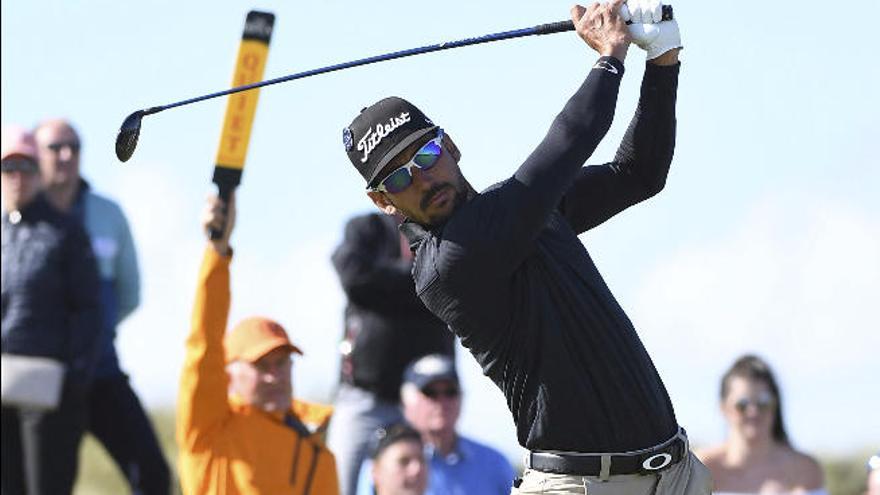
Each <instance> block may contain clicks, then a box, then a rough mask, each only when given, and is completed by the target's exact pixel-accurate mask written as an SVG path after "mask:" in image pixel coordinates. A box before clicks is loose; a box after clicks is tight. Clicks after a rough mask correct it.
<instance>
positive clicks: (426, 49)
mask: <svg viewBox="0 0 880 495" xmlns="http://www.w3.org/2000/svg"><path fill="white" fill-rule="evenodd" d="M663 19H664V20H667V19H672V6H670V5H664V6H663ZM563 31H574V23H573V22H572V21H560V22H552V23H549V24H540V25H537V26H533V27H529V28H523V29H515V30H513V31H504V32H501V33H495V34H486V35H483V36H478V37H475V38H465V39H462V40H458V41H445V42H443V43H437V44H435V45H427V46H422V47H419V48H410V49H409V50H401V51H397V52H391V53H386V54H384V55H376V56H373V57H367V58H362V59H358V60H353V61H351V62H343V63H341V64H336V65H330V66H327V67H321V68H320V69H312V70H307V71H305V72H299V73H296V74H290V75H287V76H282V77H278V78H275V79H268V80H265V81H260V82H256V83H252V84H245V85H242V86H237V87H234V88H230V89H227V90H223V91H218V92H216V93H211V94H207V95H203V96H197V97H195V98H190V99H188V100H183V101H178V102H177V103H170V104H168V105H160V106H156V107H151V108H147V109H144V110H143V115H151V114H154V113H158V112H161V111H163V110H168V109H169V108H174V107H179V106H183V105H189V104H190V103H196V102H199V101H204V100H210V99H212V98H218V97H220V96H226V95H230V94H233V93H239V92H241V91H247V90H249V89H256V88H262V87H264V86H270V85H272V84H278V83H282V82H287V81H293V80H295V79H302V78H305V77H310V76H316V75H318V74H326V73H328V72H334V71H338V70H343V69H350V68H352V67H359V66H361V65H367V64H372V63H375V62H384V61H386V60H394V59H397V58H404V57H410V56H413V55H421V54H423V53H430V52H437V51H441V50H449V49H450V48H459V47H462V46H470V45H478V44H481V43H490V42H493V41H502V40H509V39H513V38H522V37H524V36H534V35H541V34H552V33H560V32H563Z"/></svg>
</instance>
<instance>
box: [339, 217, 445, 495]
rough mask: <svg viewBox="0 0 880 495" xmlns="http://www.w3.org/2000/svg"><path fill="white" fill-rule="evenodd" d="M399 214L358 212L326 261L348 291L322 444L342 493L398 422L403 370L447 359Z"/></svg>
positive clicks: (352, 488) (350, 489)
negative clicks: (423, 360)
mask: <svg viewBox="0 0 880 495" xmlns="http://www.w3.org/2000/svg"><path fill="white" fill-rule="evenodd" d="M400 220H402V218H401V217H393V216H388V215H382V214H369V215H362V216H358V217H355V218H353V219H351V220H350V221H349V222H348V224H347V225H346V226H345V237H344V239H343V241H342V244H341V245H340V246H339V247H338V248H337V249H336V251H335V252H334V253H333V265H334V267H335V268H336V271H337V273H338V274H339V280H340V282H341V284H342V288H343V289H344V290H345V293H346V295H347V296H348V306H347V307H346V309H345V335H344V337H343V341H342V344H341V351H342V363H341V370H340V384H339V390H338V392H337V397H336V402H335V410H334V414H333V420H332V421H331V422H330V430H329V432H328V439H327V440H328V444H329V447H330V450H332V451H333V453H334V455H335V456H336V466H337V471H338V473H339V478H340V483H339V486H340V489H341V492H342V494H343V495H353V494H354V493H356V490H357V480H358V471H359V469H360V465H361V462H362V461H363V459H364V457H366V455H367V454H368V444H369V441H370V438H371V435H372V434H373V432H374V431H376V429H377V428H379V427H381V426H383V425H386V424H390V423H395V422H398V421H401V420H402V419H403V417H402V413H401V410H400V407H399V403H400V386H401V382H402V379H403V370H404V369H405V368H406V366H407V365H408V364H409V363H410V362H411V361H413V360H415V359H416V358H418V357H421V356H424V355H427V354H444V355H447V356H450V357H452V356H453V349H454V337H453V335H452V333H451V332H449V330H447V329H446V325H444V324H443V322H441V321H440V320H439V319H437V318H436V317H435V316H434V315H432V314H431V313H430V312H429V311H428V310H427V309H426V308H425V306H424V304H422V302H421V301H420V300H419V299H418V297H416V293H415V288H414V287H413V280H412V275H411V274H410V272H411V270H412V253H411V252H410V249H409V244H408V242H407V241H406V239H404V238H403V236H402V235H401V234H400V233H399V232H398V230H397V226H398V223H399V222H400Z"/></svg>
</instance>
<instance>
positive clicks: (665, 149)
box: [614, 63, 680, 198]
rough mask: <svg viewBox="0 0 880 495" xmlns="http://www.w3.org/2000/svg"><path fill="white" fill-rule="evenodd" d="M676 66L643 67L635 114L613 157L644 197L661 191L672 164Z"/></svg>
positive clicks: (649, 65) (651, 65)
mask: <svg viewBox="0 0 880 495" xmlns="http://www.w3.org/2000/svg"><path fill="white" fill-rule="evenodd" d="M679 67H680V65H677V64H676V65H673V66H659V65H654V64H650V63H649V64H647V65H646V67H645V77H644V78H643V79H642V89H641V97H640V99H639V105H638V108H637V109H636V114H635V116H634V117H633V120H632V121H631V122H630V125H629V128H628V129H627V131H626V134H625V135H624V137H623V141H622V142H621V144H620V148H618V150H617V154H616V155H615V157H614V162H615V163H616V164H617V166H619V167H620V168H621V170H623V171H624V172H626V173H627V174H628V175H632V176H633V177H634V178H636V179H637V184H636V185H637V186H638V187H640V188H641V189H642V191H641V195H643V196H644V197H645V198H647V197H650V196H653V195H654V194H656V193H658V192H659V191H660V190H661V189H663V186H664V185H665V183H666V176H667V174H668V173H669V166H670V164H671V163H672V155H673V151H674V150H675V124H676V120H675V100H676V94H677V90H678V72H679Z"/></svg>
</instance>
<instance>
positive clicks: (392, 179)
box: [370, 129, 443, 194]
mask: <svg viewBox="0 0 880 495" xmlns="http://www.w3.org/2000/svg"><path fill="white" fill-rule="evenodd" d="M442 153H443V129H439V130H438V131H437V137H435V138H434V139H432V140H430V141H428V142H427V143H425V145H424V146H422V147H421V148H419V151H416V154H415V155H413V157H412V159H411V160H410V161H408V162H407V163H406V164H404V165H402V166H400V167H398V168H396V169H394V171H393V172H391V173H390V174H388V175H387V176H386V177H385V178H384V179H382V181H381V182H379V185H377V186H376V187H372V188H370V191H374V192H384V193H390V194H397V193H399V192H402V191H404V190H405V189H406V188H407V187H409V186H410V184H412V181H413V176H412V168H413V167H418V168H419V169H421V170H430V169H431V168H432V167H433V166H434V165H436V164H437V161H438V160H440V155H441V154H442Z"/></svg>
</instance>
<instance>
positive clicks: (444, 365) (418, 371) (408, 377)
mask: <svg viewBox="0 0 880 495" xmlns="http://www.w3.org/2000/svg"><path fill="white" fill-rule="evenodd" d="M439 380H449V381H451V382H455V383H456V384H457V383H458V373H456V372H455V363H454V362H453V361H452V359H451V358H450V357H449V356H444V355H443V354H429V355H427V356H424V357H421V358H419V359H416V360H415V361H413V362H412V363H411V364H410V365H409V366H408V367H407V368H406V371H404V372H403V383H412V384H413V385H415V386H416V387H418V388H419V390H424V389H425V387H427V386H428V385H430V384H432V383H434V382H436V381H439Z"/></svg>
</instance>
